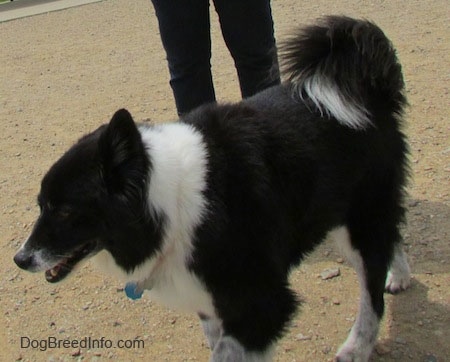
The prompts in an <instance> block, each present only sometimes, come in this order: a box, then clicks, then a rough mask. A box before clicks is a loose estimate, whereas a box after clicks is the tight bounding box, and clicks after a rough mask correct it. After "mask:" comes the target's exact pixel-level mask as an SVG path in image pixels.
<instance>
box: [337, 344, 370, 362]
mask: <svg viewBox="0 0 450 362" xmlns="http://www.w3.org/2000/svg"><path fill="white" fill-rule="evenodd" d="M367 352H368V351H355V350H353V349H350V348H346V346H345V345H344V346H343V347H341V349H340V350H339V352H338V354H337V355H336V357H335V361H336V362H367V361H368V360H369V357H370V354H371V353H370V351H369V353H367Z"/></svg>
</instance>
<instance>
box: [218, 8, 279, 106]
mask: <svg viewBox="0 0 450 362" xmlns="http://www.w3.org/2000/svg"><path fill="white" fill-rule="evenodd" d="M214 5H215V8H216V11H217V13H218V14H219V20H220V26H221V28H222V33H223V37H224V39H225V42H226V44H227V47H228V49H229V50H230V53H231V55H232V57H233V59H234V62H235V65H236V69H237V72H238V77H239V83H240V86H241V93H242V97H243V98H247V97H250V96H252V95H253V94H255V93H258V92H259V91H261V90H263V89H265V88H268V87H270V86H272V85H276V84H279V83H280V73H279V69H278V60H277V50H276V44H275V37H274V31H273V20H272V11H271V7H270V0H246V1H242V0H214Z"/></svg>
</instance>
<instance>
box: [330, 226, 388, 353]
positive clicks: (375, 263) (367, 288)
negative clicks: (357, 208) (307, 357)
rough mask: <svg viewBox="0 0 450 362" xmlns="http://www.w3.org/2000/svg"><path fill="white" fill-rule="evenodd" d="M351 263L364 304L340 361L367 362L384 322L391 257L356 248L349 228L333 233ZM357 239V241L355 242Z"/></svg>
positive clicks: (344, 345) (361, 304)
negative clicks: (386, 284)
mask: <svg viewBox="0 0 450 362" xmlns="http://www.w3.org/2000/svg"><path fill="white" fill-rule="evenodd" d="M332 234H333V235H332V236H333V238H334V239H335V240H336V242H337V243H338V245H339V246H340V248H341V250H342V251H343V253H344V254H345V256H346V258H347V260H348V261H349V262H350V263H351V264H352V265H353V267H354V268H355V270H356V273H357V275H358V280H359V287H360V302H359V310H358V315H357V317H356V321H355V323H354V325H353V327H352V329H351V331H350V334H349V336H348V337H347V340H346V341H345V343H344V344H343V345H342V346H341V348H340V349H339V351H338V353H337V355H336V360H337V361H338V362H366V361H368V360H369V357H370V354H371V353H372V350H373V347H374V345H375V342H376V339H377V335H378V329H379V323H380V319H381V317H382V315H383V311H384V299H383V292H384V282H385V280H386V273H387V265H388V256H387V257H386V256H385V255H383V252H382V251H381V253H380V255H377V254H376V252H372V251H368V252H365V253H362V252H361V251H360V250H358V249H356V248H354V247H353V245H354V243H352V242H351V241H350V237H352V238H353V237H356V238H357V237H358V236H354V235H350V234H349V231H348V229H347V228H345V227H341V228H339V229H336V230H335V231H334V232H333V233H332ZM352 240H353V239H352Z"/></svg>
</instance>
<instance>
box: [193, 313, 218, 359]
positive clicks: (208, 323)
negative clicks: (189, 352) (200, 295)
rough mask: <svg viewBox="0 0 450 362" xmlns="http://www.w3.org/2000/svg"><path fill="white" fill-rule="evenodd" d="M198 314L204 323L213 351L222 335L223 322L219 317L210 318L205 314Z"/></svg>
mask: <svg viewBox="0 0 450 362" xmlns="http://www.w3.org/2000/svg"><path fill="white" fill-rule="evenodd" d="M198 316H199V317H200V321H201V323H202V327H203V332H204V333H205V336H206V338H207V339H208V345H209V348H210V349H211V351H212V350H214V347H215V346H216V344H217V341H218V340H219V339H220V337H221V336H222V322H221V321H220V320H219V319H218V318H210V317H207V316H204V315H203V314H199V315H198Z"/></svg>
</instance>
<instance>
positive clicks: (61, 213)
mask: <svg viewBox="0 0 450 362" xmlns="http://www.w3.org/2000/svg"><path fill="white" fill-rule="evenodd" d="M55 212H56V215H57V216H58V217H59V218H60V219H67V218H69V217H70V215H72V210H71V209H70V208H69V207H61V208H59V209H57V210H56V211H55Z"/></svg>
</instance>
